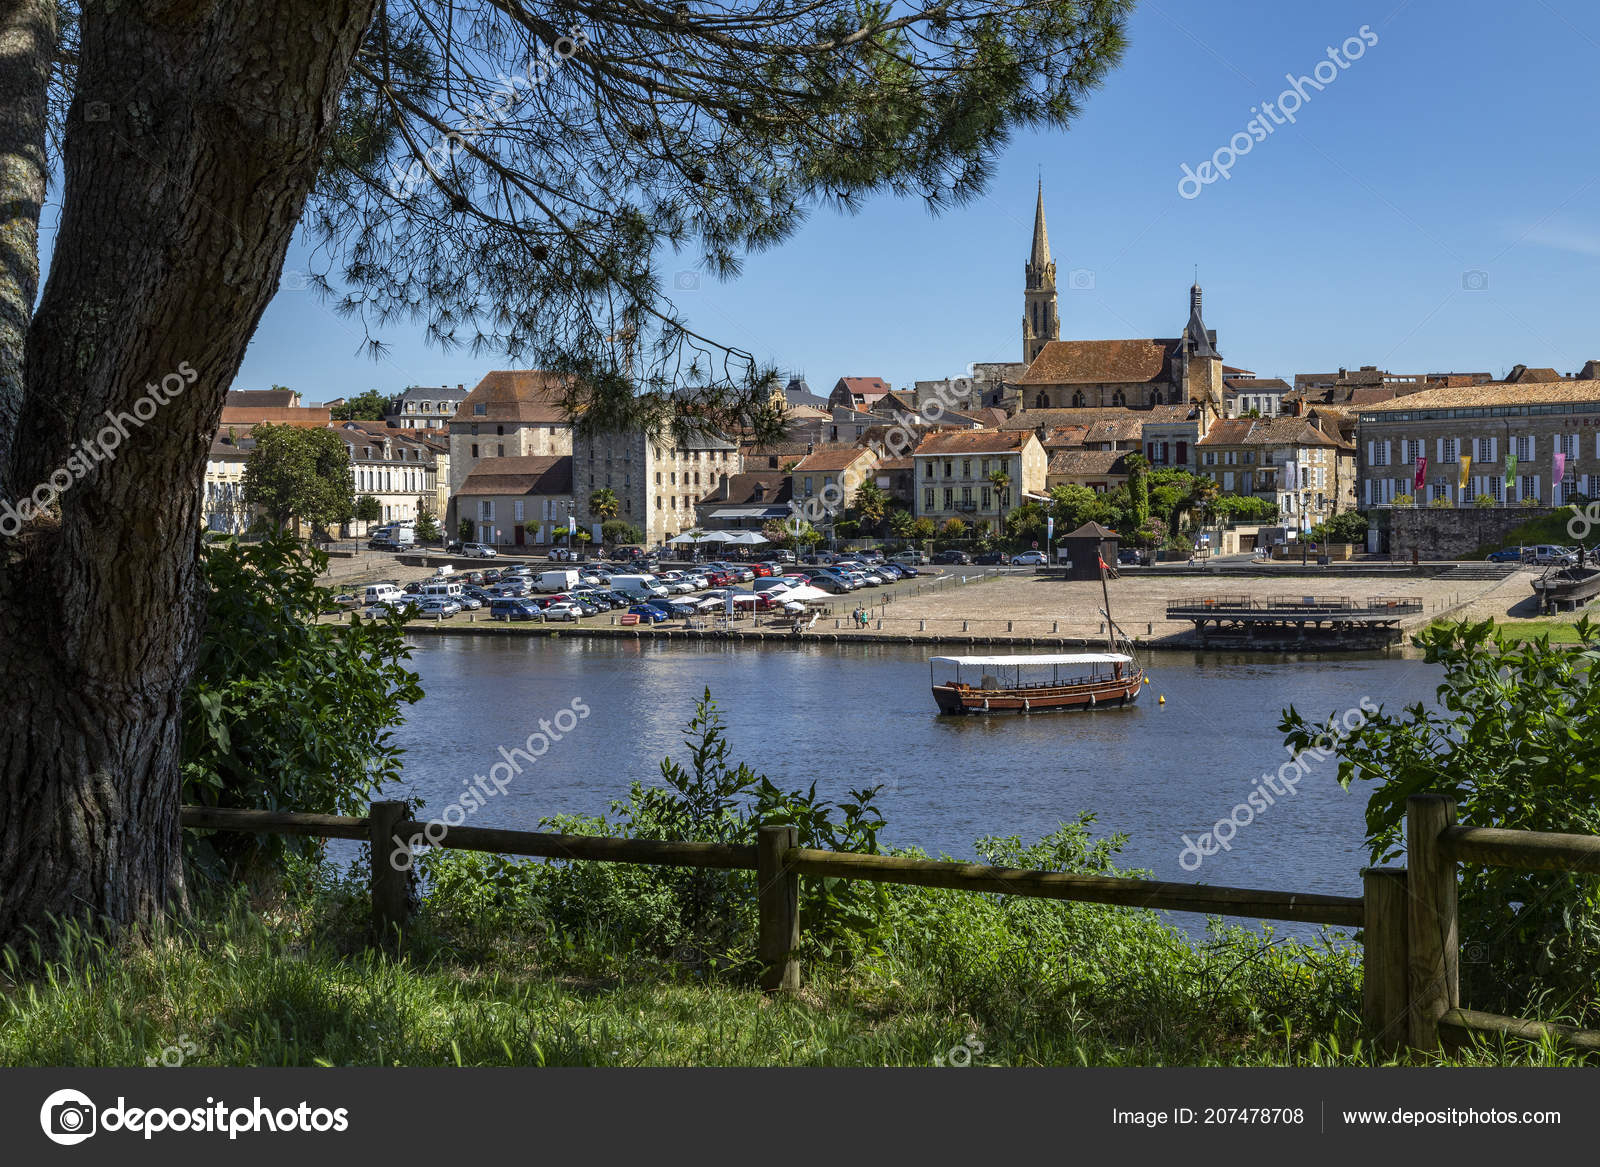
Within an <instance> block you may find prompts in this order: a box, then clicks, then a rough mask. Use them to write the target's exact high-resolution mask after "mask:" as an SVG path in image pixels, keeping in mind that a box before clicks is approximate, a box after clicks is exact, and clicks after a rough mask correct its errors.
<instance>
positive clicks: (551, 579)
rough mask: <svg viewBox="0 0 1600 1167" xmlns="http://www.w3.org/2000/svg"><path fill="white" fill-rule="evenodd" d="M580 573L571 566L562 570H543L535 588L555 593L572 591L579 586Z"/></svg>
mask: <svg viewBox="0 0 1600 1167" xmlns="http://www.w3.org/2000/svg"><path fill="white" fill-rule="evenodd" d="M579 578H580V577H579V573H578V572H576V571H574V570H572V569H571V568H570V567H569V568H566V569H564V570H560V571H541V572H540V573H539V578H538V580H537V581H536V582H535V583H534V585H533V586H534V588H535V589H536V590H538V591H541V592H548V593H549V594H551V595H554V594H555V593H557V592H570V591H571V590H572V589H573V588H575V587H577V586H578V579H579Z"/></svg>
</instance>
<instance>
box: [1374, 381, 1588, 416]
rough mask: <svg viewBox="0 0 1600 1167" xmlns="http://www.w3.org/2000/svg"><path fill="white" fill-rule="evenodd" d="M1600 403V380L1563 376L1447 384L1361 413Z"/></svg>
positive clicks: (1386, 402)
mask: <svg viewBox="0 0 1600 1167" xmlns="http://www.w3.org/2000/svg"><path fill="white" fill-rule="evenodd" d="M1591 403H1592V404H1595V405H1597V406H1600V381H1587V380H1578V379H1561V380H1556V381H1553V382H1547V383H1545V384H1527V383H1522V382H1518V383H1515V384H1511V383H1507V382H1505V381H1495V382H1492V383H1491V384H1488V385H1460V386H1447V387H1443V388H1439V389H1423V390H1422V391H1420V392H1417V393H1410V394H1407V395H1406V396H1405V397H1397V398H1395V399H1394V400H1393V401H1382V402H1379V403H1378V404H1376V405H1367V406H1363V407H1362V409H1361V412H1362V413H1363V414H1367V413H1389V412H1392V411H1395V410H1407V409H1480V408H1488V407H1491V406H1496V405H1569V404H1591Z"/></svg>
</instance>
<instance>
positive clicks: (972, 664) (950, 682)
mask: <svg viewBox="0 0 1600 1167" xmlns="http://www.w3.org/2000/svg"><path fill="white" fill-rule="evenodd" d="M928 664H929V669H930V672H931V673H932V677H933V699H934V701H935V702H937V703H938V706H939V712H940V713H962V714H965V713H1042V712H1044V711H1046V710H1054V709H1098V708H1103V707H1106V706H1123V705H1126V704H1128V702H1130V701H1132V700H1134V699H1135V698H1136V697H1138V696H1139V690H1140V688H1141V687H1143V685H1144V669H1142V668H1141V667H1139V663H1138V661H1136V660H1135V659H1134V658H1133V657H1132V656H1129V655H1127V654H1126V653H1120V652H1084V653H1067V654H1062V655H1056V656H936V657H934V658H933V659H932V660H931V661H929V662H928ZM951 668H954V670H955V676H954V677H953V678H952V677H949V676H948V675H947V676H946V677H945V679H943V680H941V679H940V676H939V674H940V670H941V669H943V670H945V672H946V673H947V674H948V671H949V670H950V669H951ZM974 681H976V683H974Z"/></svg>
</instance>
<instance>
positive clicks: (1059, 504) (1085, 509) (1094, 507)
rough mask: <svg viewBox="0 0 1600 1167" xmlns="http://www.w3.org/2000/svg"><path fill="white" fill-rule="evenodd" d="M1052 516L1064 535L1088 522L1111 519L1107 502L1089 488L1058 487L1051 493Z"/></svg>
mask: <svg viewBox="0 0 1600 1167" xmlns="http://www.w3.org/2000/svg"><path fill="white" fill-rule="evenodd" d="M1050 514H1051V515H1052V516H1054V518H1055V520H1056V530H1058V531H1060V532H1061V533H1062V534H1063V535H1065V534H1068V533H1070V532H1072V531H1076V530H1077V529H1078V528H1079V527H1081V526H1083V525H1084V524H1085V523H1088V522H1098V521H1100V520H1101V519H1104V518H1109V517H1110V515H1109V514H1108V513H1107V509H1106V505H1105V500H1104V499H1103V498H1101V496H1100V495H1099V494H1097V493H1095V492H1094V491H1092V490H1090V489H1089V488H1088V487H1087V486H1075V485H1066V486H1057V487H1055V488H1054V489H1052V490H1051V491H1050Z"/></svg>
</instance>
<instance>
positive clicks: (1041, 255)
mask: <svg viewBox="0 0 1600 1167" xmlns="http://www.w3.org/2000/svg"><path fill="white" fill-rule="evenodd" d="M1028 262H1029V263H1031V264H1032V265H1033V266H1034V267H1036V268H1043V267H1044V266H1045V265H1046V264H1048V263H1049V262H1050V232H1049V231H1047V230H1046V229H1045V225H1044V179H1043V178H1041V179H1040V180H1039V200H1038V202H1036V203H1035V204H1034V207H1033V254H1032V255H1031V256H1030V257H1029V260H1028Z"/></svg>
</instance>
